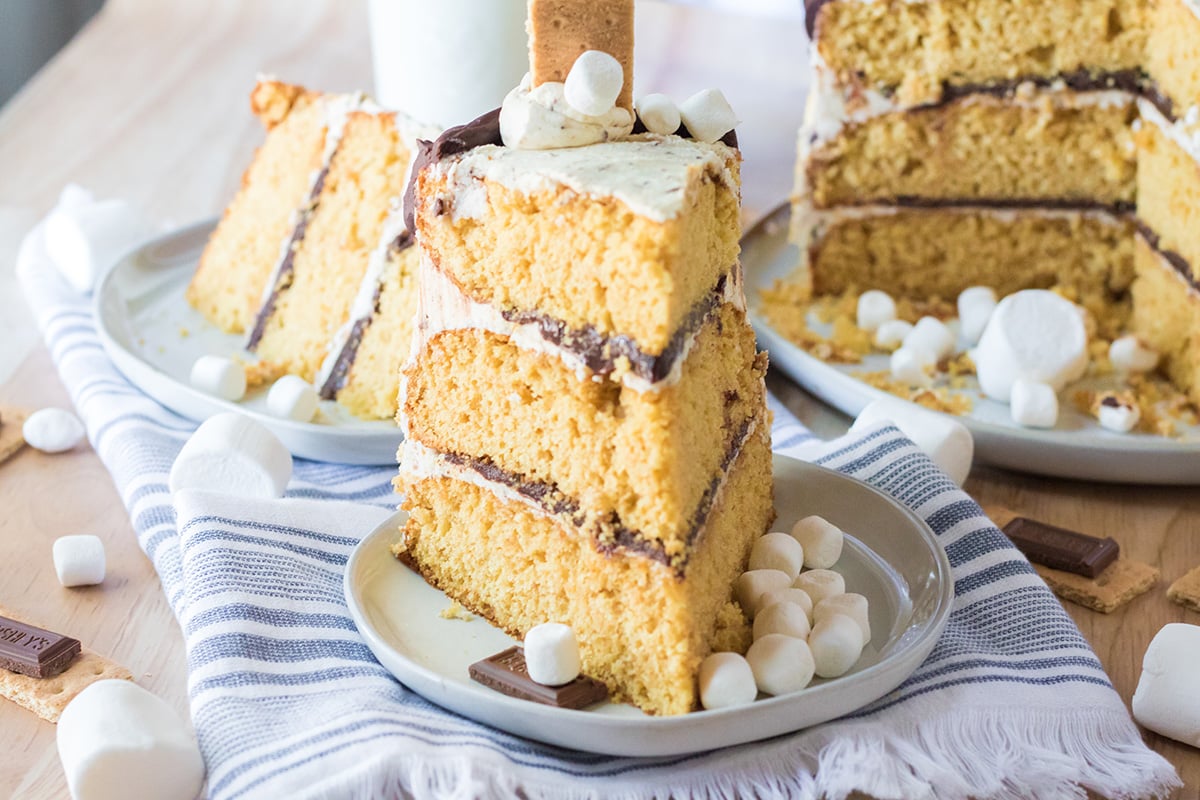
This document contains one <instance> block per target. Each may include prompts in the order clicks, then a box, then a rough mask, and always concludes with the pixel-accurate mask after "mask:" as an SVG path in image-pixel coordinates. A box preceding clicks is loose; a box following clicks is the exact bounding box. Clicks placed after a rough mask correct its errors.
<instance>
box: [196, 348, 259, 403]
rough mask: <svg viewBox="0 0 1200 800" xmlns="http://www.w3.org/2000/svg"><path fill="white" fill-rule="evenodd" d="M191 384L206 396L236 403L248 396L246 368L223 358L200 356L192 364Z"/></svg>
mask: <svg viewBox="0 0 1200 800" xmlns="http://www.w3.org/2000/svg"><path fill="white" fill-rule="evenodd" d="M191 384H192V386H194V387H195V388H197V389H199V390H200V391H202V392H205V393H206V394H211V395H215V396H217V397H220V398H221V399H223V400H231V401H233V402H235V403H236V402H237V401H238V400H241V399H242V398H243V397H245V396H246V368H245V367H243V366H242V365H241V364H239V363H238V362H236V361H234V360H233V359H229V358H224V357H223V356H200V357H199V358H197V359H196V363H194V364H192V375H191Z"/></svg>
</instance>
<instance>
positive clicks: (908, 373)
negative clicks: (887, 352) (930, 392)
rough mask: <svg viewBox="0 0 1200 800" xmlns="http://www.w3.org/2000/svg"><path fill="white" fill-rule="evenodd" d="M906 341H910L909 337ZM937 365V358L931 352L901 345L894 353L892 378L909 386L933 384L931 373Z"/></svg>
mask: <svg viewBox="0 0 1200 800" xmlns="http://www.w3.org/2000/svg"><path fill="white" fill-rule="evenodd" d="M910 335H911V334H910ZM905 341H908V339H907V337H906V338H905ZM936 365H937V356H936V355H935V354H934V353H933V351H931V350H924V349H920V350H918V349H913V348H911V347H908V346H907V345H901V347H900V349H899V350H897V351H895V352H894V353H892V359H891V369H892V377H893V378H895V379H896V380H898V381H900V382H902V383H906V384H908V385H909V386H929V385H930V384H932V383H933V375H932V374H931V373H932V371H933V368H934V367H935V366H936Z"/></svg>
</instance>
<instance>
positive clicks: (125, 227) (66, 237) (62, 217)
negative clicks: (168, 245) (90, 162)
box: [44, 187, 154, 294]
mask: <svg viewBox="0 0 1200 800" xmlns="http://www.w3.org/2000/svg"><path fill="white" fill-rule="evenodd" d="M85 195H86V192H83V193H81V190H79V189H78V187H75V190H74V191H70V192H68V191H67V190H64V191H63V195H62V197H61V198H60V199H59V203H58V205H57V206H56V207H55V209H54V210H53V211H52V212H50V215H49V216H47V217H46V223H45V229H44V230H45V242H46V255H48V256H49V257H50V262H51V263H52V264H54V266H55V267H57V268H58V271H59V272H60V273H62V276H63V277H64V278H66V280H67V283H69V284H71V286H72V287H73V288H74V289H75V291H77V292H82V293H84V294H87V293H89V292H91V291H92V290H93V289H94V288H96V282H97V281H98V280H99V278H100V276H101V275H102V274H103V273H104V272H105V271H107V269H108V268H109V267H111V266H112V265H113V264H114V263H116V260H117V259H118V258H119V257H121V256H122V255H124V254H125V253H126V252H127V251H129V250H130V249H132V248H133V247H134V246H135V245H137V244H138V243H139V242H141V241H142V240H144V239H146V238H147V237H148V236H150V235H151V234H152V233H153V232H154V228H153V226H152V225H150V224H149V223H147V222H146V221H145V220H144V219H143V218H142V217H141V215H139V214H138V213H137V212H136V211H134V210H133V208H131V207H130V206H129V205H127V204H126V203H125V202H124V201H122V200H102V201H100V202H94V201H92V200H91V197H90V196H86V197H85Z"/></svg>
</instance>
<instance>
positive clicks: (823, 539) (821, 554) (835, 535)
mask: <svg viewBox="0 0 1200 800" xmlns="http://www.w3.org/2000/svg"><path fill="white" fill-rule="evenodd" d="M792 536H793V538H795V540H796V541H797V542H799V543H800V546H801V548H803V551H804V566H806V567H808V568H809V569H829V568H830V567H832V566H833V565H834V564H836V563H837V561H838V559H839V558H841V557H842V545H843V544H844V543H845V538H846V536H845V534H844V533H842V529H841V528H839V527H838V526H837V525H834V524H833V523H832V522H830V521H829V520H827V519H825V518H824V517H819V516H817V515H816V514H813V515H811V516H808V517H805V518H803V519H801V520H799V521H798V522H796V524H795V525H793V526H792Z"/></svg>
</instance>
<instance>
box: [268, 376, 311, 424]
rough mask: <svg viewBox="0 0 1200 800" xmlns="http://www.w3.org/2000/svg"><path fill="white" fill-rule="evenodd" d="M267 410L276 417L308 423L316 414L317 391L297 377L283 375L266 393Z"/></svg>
mask: <svg viewBox="0 0 1200 800" xmlns="http://www.w3.org/2000/svg"><path fill="white" fill-rule="evenodd" d="M267 410H268V411H270V412H271V414H272V415H274V416H276V417H281V418H283V419H293V420H295V421H296V422H308V421H309V420H311V419H312V418H313V415H315V414H316V413H317V390H316V389H314V388H313V385H312V384H311V383H309V382H308V381H306V380H304V378H301V377H300V376H299V375H284V376H283V377H282V378H280V379H279V380H277V381H275V383H274V384H272V385H271V391H269V392H267Z"/></svg>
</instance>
